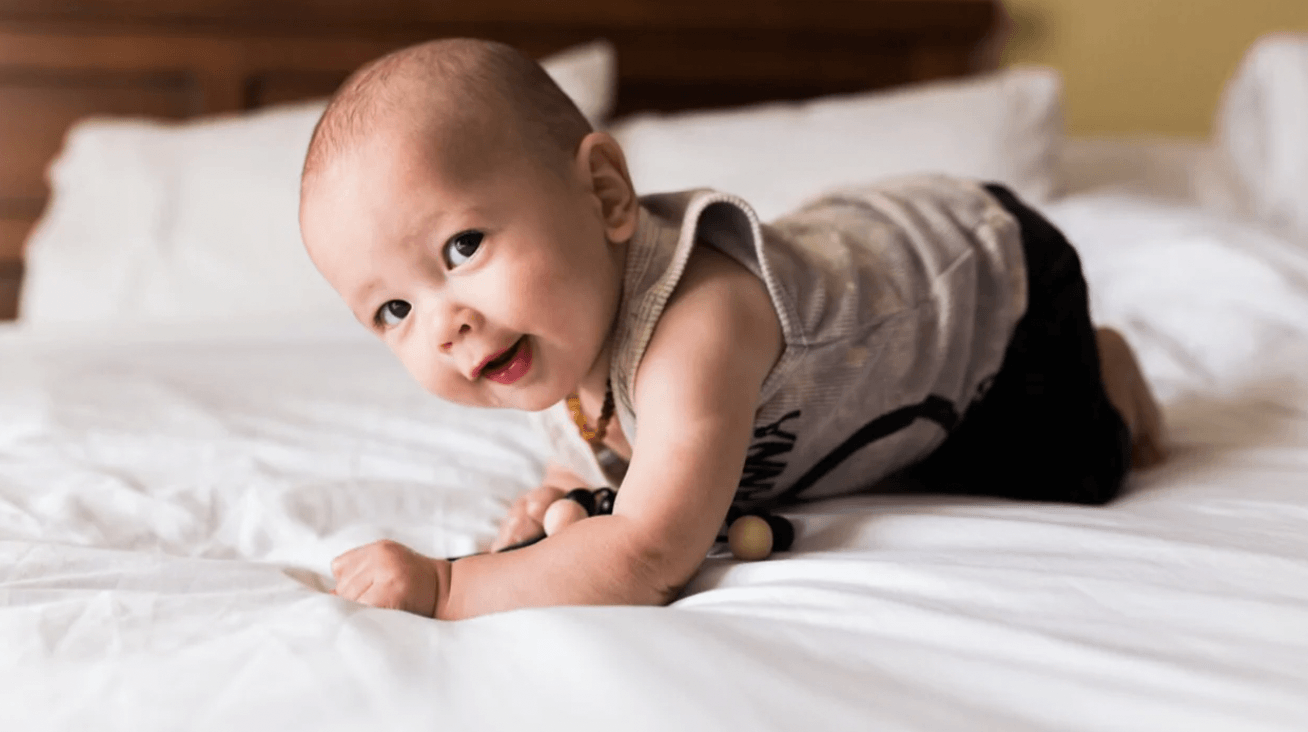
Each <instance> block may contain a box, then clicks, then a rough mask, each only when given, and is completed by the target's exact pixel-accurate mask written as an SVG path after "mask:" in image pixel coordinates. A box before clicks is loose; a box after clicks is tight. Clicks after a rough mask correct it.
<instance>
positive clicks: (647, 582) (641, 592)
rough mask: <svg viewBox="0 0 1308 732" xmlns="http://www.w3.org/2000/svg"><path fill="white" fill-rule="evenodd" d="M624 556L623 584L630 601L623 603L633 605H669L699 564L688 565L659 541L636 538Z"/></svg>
mask: <svg viewBox="0 0 1308 732" xmlns="http://www.w3.org/2000/svg"><path fill="white" fill-rule="evenodd" d="M624 554H625V557H624V561H623V562H622V564H623V567H622V577H623V581H622V585H623V586H624V587H623V589H624V594H625V595H627V596H628V598H629V599H628V600H626V602H628V603H629V604H634V605H666V604H668V603H670V602H672V601H673V600H674V599H676V597H677V595H678V594H680V592H681V589H682V588H683V587H685V586H686V583H687V582H689V581H690V578H691V577H692V576H694V574H695V571H696V570H697V569H699V565H700V562H699V561H696V562H694V563H693V565H691V564H690V563H689V562H687V561H686V559H685V558H684V557H682V556H679V554H680V553H679V552H676V551H672V550H671V549H670V547H669V546H668V544H667V543H666V542H662V541H658V540H650V539H640V538H635V539H634V540H633V541H632V542H631V543H630V544H629V546H628V550H627V551H626V552H624ZM700 559H701V560H702V556H701V557H700Z"/></svg>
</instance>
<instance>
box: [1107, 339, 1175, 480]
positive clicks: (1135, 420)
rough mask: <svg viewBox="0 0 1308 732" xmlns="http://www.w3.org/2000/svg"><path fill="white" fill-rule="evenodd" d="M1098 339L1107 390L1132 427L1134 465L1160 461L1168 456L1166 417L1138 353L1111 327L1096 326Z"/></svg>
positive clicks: (1140, 465)
mask: <svg viewBox="0 0 1308 732" xmlns="http://www.w3.org/2000/svg"><path fill="white" fill-rule="evenodd" d="M1095 342H1096V345H1097V346H1098V348H1099V370H1100V378H1102V379H1103V383H1104V391H1105V392H1106V393H1107V394H1108V400H1109V401H1110V402H1112V403H1113V407H1114V408H1115V409H1116V410H1117V412H1118V414H1120V415H1121V416H1122V421H1124V422H1126V426H1127V428H1128V429H1130V430H1131V466H1132V467H1134V468H1137V469H1139V468H1148V467H1150V466H1153V465H1157V464H1158V463H1161V462H1162V461H1163V460H1164V458H1166V457H1167V444H1166V435H1165V434H1164V429H1163V417H1162V413H1161V412H1159V410H1158V402H1157V400H1155V399H1154V395H1153V393H1152V392H1150V391H1149V384H1148V382H1146V381H1145V378H1144V374H1142V373H1140V365H1139V364H1138V363H1137V362H1136V360H1135V353H1134V352H1132V351H1131V346H1130V345H1128V344H1127V342H1126V339H1125V338H1123V337H1122V334H1120V333H1118V332H1117V331H1115V330H1113V329H1111V328H1098V329H1096V331H1095Z"/></svg>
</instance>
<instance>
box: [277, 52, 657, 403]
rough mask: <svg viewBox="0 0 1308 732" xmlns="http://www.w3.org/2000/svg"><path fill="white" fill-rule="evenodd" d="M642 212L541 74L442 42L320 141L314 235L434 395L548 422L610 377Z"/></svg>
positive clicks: (363, 89) (313, 160)
mask: <svg viewBox="0 0 1308 732" xmlns="http://www.w3.org/2000/svg"><path fill="white" fill-rule="evenodd" d="M636 216H637V202H636V197H635V193H634V191H633V190H632V186H631V181H630V177H629V176H628V174H627V170H626V163H625V161H624V160H623V157H622V151H621V149H620V148H619V147H618V145H617V143H616V142H615V141H614V140H613V138H611V137H609V136H608V135H606V134H603V133H597V132H593V131H591V128H590V125H589V124H588V123H587V122H586V119H585V118H584V117H583V116H582V115H581V113H580V112H579V111H578V110H577V108H576V106H575V105H574V104H573V103H572V101H571V100H570V99H568V97H567V96H566V95H564V93H563V92H562V91H561V90H560V89H559V88H558V86H557V85H555V84H554V82H553V81H552V80H551V79H550V78H549V76H548V75H546V74H545V72H544V71H543V70H542V69H541V68H540V66H539V65H537V64H536V63H535V62H534V61H531V60H530V59H527V58H525V57H523V56H522V55H521V54H519V53H517V52H516V51H514V50H513V49H511V48H509V47H507V46H504V45H501V44H496V43H489V42H485V41H473V40H462V39H460V40H444V41H435V42H431V43H426V44H423V45H420V46H415V47H412V48H407V49H404V50H401V51H398V52H396V53H393V54H391V55H389V56H385V57H383V58H381V59H379V60H377V61H374V62H372V63H370V64H368V65H367V66H365V67H363V68H362V69H360V70H358V71H357V72H355V73H354V75H352V76H351V77H350V78H349V79H348V80H347V81H346V82H345V84H344V85H342V87H341V89H340V91H338V92H337V94H336V96H335V97H334V98H333V99H332V101H331V103H330V104H329V105H328V107H327V111H326V112H324V114H323V117H322V120H321V121H320V122H319V123H318V127H317V129H316V130H315V131H314V135H313V140H312V142H311V143H310V145H309V152H308V155H307V157H306V159H305V166H304V175H303V178H302V181H301V198H300V228H301V231H302V233H303V236H304V241H305V244H306V246H307V247H308V250H309V255H310V256H311V257H312V258H313V261H314V263H315V264H316V265H317V267H318V269H319V271H321V272H322V274H323V276H324V277H326V278H327V281H328V282H329V283H331V285H332V287H334V288H335V289H336V291H337V292H338V293H340V295H341V297H342V298H344V300H345V302H346V304H347V305H349V306H350V309H351V310H353V311H354V314H355V317H357V318H358V319H359V320H360V321H361V322H362V323H363V324H364V325H365V326H367V327H368V328H369V329H371V330H373V331H374V332H375V333H377V334H378V335H379V336H380V337H381V338H382V339H383V340H384V341H385V342H386V343H387V345H389V346H390V347H391V349H392V350H393V351H394V352H395V354H396V355H397V356H398V357H399V358H400V360H401V361H402V362H403V363H404V365H405V367H406V368H408V370H409V372H410V373H412V374H413V376H414V377H415V378H416V379H417V380H418V381H419V383H421V384H422V385H423V386H424V387H425V388H426V389H427V390H428V391H431V392H432V393H434V394H436V395H438V396H441V397H444V398H446V399H449V400H451V401H456V402H460V403H464V404H474V405H481V406H504V407H516V408H520V409H531V410H535V409H543V408H545V407H547V406H549V405H551V404H554V403H555V402H557V401H559V400H560V399H562V398H563V397H564V396H565V395H566V394H567V393H568V392H569V391H571V390H573V389H575V388H576V387H577V385H578V384H579V383H580V382H581V381H582V380H583V379H584V378H585V377H586V376H587V375H592V376H593V374H592V372H593V370H594V369H596V368H597V361H598V360H599V357H600V354H601V352H602V350H603V348H604V346H605V342H606V340H607V337H608V334H609V331H610V330H611V328H612V326H613V321H614V318H615V317H616V313H617V309H618V299H619V296H620V294H621V287H622V266H623V262H624V258H625V243H626V241H627V240H628V239H630V237H631V235H632V232H633V231H634V229H635V226H636Z"/></svg>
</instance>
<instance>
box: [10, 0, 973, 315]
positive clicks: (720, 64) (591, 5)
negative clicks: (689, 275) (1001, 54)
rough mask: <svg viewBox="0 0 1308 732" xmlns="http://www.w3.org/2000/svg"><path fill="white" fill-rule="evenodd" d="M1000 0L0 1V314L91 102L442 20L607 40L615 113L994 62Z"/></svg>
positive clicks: (197, 104) (315, 68) (348, 62)
mask: <svg viewBox="0 0 1308 732" xmlns="http://www.w3.org/2000/svg"><path fill="white" fill-rule="evenodd" d="M998 2H999V0H708V1H707V2H705V1H704V0H549V1H542V0H477V1H476V2H451V1H450V0H425V1H424V0H81V1H80V2H52V1H51V0H0V319H12V318H13V317H15V315H16V312H17V303H18V292H19V288H20V286H21V283H22V270H23V265H22V252H23V243H24V241H25V240H26V238H27V236H28V233H29V232H30V231H31V227H32V225H33V224H34V223H35V221H36V219H37V217H38V216H39V215H40V213H41V211H42V209H43V208H44V206H45V202H46V198H47V195H48V191H47V189H46V184H45V180H44V177H45V169H46V166H47V164H48V163H49V162H50V160H51V158H53V157H54V155H55V154H56V153H57V152H58V150H59V147H60V145H61V144H62V142H63V136H64V133H65V131H66V130H67V129H68V127H69V125H70V124H72V123H73V122H74V121H75V120H77V119H78V118H80V117H84V116H87V115H91V114H115V115H133V116H149V117H158V118H171V119H182V118H187V117H193V116H196V115H202V114H212V113H218V112H231V111H239V110H247V109H254V108H256V107H261V106H264V105H268V104H274V103H278V102H284V101H291V100H296V99H303V98H309V97H316V96H323V95H326V94H328V93H330V92H331V91H332V90H333V89H335V87H336V86H337V85H338V84H339V83H340V82H341V80H342V79H344V78H345V76H346V74H348V73H349V72H350V71H351V70H353V69H354V68H355V67H357V66H359V65H360V64H362V63H363V62H365V61H367V60H368V59H371V58H374V57H376V56H379V55H381V54H382V53H385V52H386V51H389V50H391V49H394V48H397V47H400V46H403V45H407V44H410V43H413V42H416V41H419V40H425V39H428V38H436V37H441V36H476V37H483V38H493V39H496V40H500V41H504V42H507V43H511V44H513V45H515V46H517V47H518V48H520V49H522V50H523V51H525V52H527V53H530V54H532V55H534V56H543V55H545V54H548V53H551V52H553V51H557V50H559V49H562V48H564V47H566V46H568V45H572V44H574V43H580V42H583V41H588V40H591V39H594V38H597V37H604V38H608V39H609V40H610V41H612V42H613V44H614V46H616V48H617V50H618V63H619V77H620V80H619V92H618V113H619V114H622V113H626V112H633V111H640V110H675V109H688V108H699V107H711V106H725V105H734V104H741V103H747V102H754V101H762V100H766V99H802V98H807V97H812V96H818V95H821V94H829V93H835V92H844V91H856V90H861V89H871V88H879V87H885V86H891V85H895V84H903V83H907V82H912V81H920V80H927V79H934V78H940V77H947V76H958V75H962V74H966V73H969V72H972V71H975V70H978V69H981V68H985V67H987V66H988V63H989V60H988V56H989V54H987V53H986V50H987V41H988V39H989V37H990V35H991V33H992V32H993V31H994V29H995V27H996V25H997V20H998V16H999V12H998V8H997V5H998Z"/></svg>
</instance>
